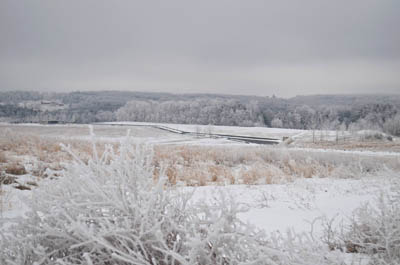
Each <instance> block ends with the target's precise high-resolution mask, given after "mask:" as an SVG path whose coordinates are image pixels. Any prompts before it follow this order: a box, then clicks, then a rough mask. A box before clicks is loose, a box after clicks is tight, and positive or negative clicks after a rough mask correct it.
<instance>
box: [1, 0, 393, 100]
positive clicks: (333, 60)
mask: <svg viewBox="0 0 400 265" xmlns="http://www.w3.org/2000/svg"><path fill="white" fill-rule="evenodd" d="M16 89H24V90H44V91H75V90H81V91H82V90H132V91H162V92H173V93H230V94H252V95H263V96H264V95H272V94H275V95H277V96H284V97H289V96H295V95H299V94H327V93H381V92H382V93H399V92H400V1H399V0H387V1H386V0H374V1H373V0H347V1H346V0H329V1H326V0H292V1H285V0H282V1H267V0H264V1H258V0H201V1H200V0H198V1H191V0H163V1H153V0H147V1H133V0H126V1H119V0H112V1H111V0H108V1H103V0H90V1H88V0H69V1H66V0H65V1H58V0H47V1H39V0H38V1H32V0H1V1H0V90H1V91H8V90H16Z"/></svg>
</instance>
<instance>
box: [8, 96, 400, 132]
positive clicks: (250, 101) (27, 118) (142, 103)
mask: <svg viewBox="0 0 400 265" xmlns="http://www.w3.org/2000/svg"><path fill="white" fill-rule="evenodd" d="M38 100H48V101H57V102H62V103H63V104H65V105H66V106H67V107H66V108H65V109H60V110H55V111H37V110H32V109H28V108H24V107H20V106H18V104H19V103H21V102H26V101H38ZM0 118H1V119H2V120H3V121H14V122H40V121H45V120H56V121H60V122H69V123H91V122H106V121H140V122H163V123H185V124H212V125H231V126H266V127H277V128H293V129H341V130H360V129H373V130H382V131H385V132H388V133H390V134H393V135H400V96H398V95H390V96H389V95H349V96H348V95H317V96H298V97H294V98H291V99H282V98H276V97H274V96H273V97H255V96H231V95H209V94H181V95H175V94H168V93H146V92H124V91H101V92H72V93H39V92H2V93H0Z"/></svg>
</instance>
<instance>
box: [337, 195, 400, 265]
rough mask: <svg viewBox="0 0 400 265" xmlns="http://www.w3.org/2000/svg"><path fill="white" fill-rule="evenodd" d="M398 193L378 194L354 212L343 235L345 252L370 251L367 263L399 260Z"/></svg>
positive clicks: (399, 262) (399, 202)
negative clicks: (375, 200) (373, 203)
mask: <svg viewBox="0 0 400 265" xmlns="http://www.w3.org/2000/svg"><path fill="white" fill-rule="evenodd" d="M399 195H400V193H399V191H397V194H396V195H392V196H391V195H385V196H384V195H382V196H381V197H380V198H379V199H378V200H377V202H376V204H375V205H371V204H369V205H365V206H364V207H361V208H359V209H358V210H357V211H356V212H355V215H354V217H353V219H352V222H351V225H350V227H349V230H348V231H347V233H346V234H345V236H344V243H345V245H346V249H347V251H348V252H359V253H365V254H368V255H370V256H371V264H400V196H399Z"/></svg>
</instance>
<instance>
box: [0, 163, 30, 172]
mask: <svg viewBox="0 0 400 265" xmlns="http://www.w3.org/2000/svg"><path fill="white" fill-rule="evenodd" d="M5 172H6V173H7V174H11V175H25V174H26V173H27V172H26V170H25V167H24V166H23V165H20V164H18V163H17V162H12V163H9V164H7V165H6V166H5Z"/></svg>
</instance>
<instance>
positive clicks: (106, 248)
mask: <svg viewBox="0 0 400 265" xmlns="http://www.w3.org/2000/svg"><path fill="white" fill-rule="evenodd" d="M66 150H68V148H66ZM71 154H72V155H74V154H73V153H72V152H71ZM93 156H94V157H93V159H91V160H89V161H88V163H84V162H82V161H80V160H79V159H78V158H77V157H76V162H75V163H73V164H72V165H69V166H68V167H67V170H66V171H65V172H64V174H63V177H62V178H60V179H57V180H44V181H43V182H41V186H40V187H39V188H37V189H36V190H35V191H34V192H33V195H32V198H29V200H30V210H29V211H28V212H27V214H26V216H25V217H24V218H21V219H19V220H16V221H14V223H13V224H9V225H7V229H2V230H0V232H1V235H0V264H18V265H22V264H71V265H72V264H87V265H91V264H96V265H102V264H104V265H106V264H107V265H108V264H117V265H118V264H289V263H288V262H289V258H288V256H287V254H284V252H282V251H279V250H277V249H275V248H274V247H272V245H271V244H270V242H269V241H268V239H267V237H266V236H265V234H264V233H263V232H261V231H257V230H256V229H254V228H252V227H251V226H249V225H246V224H244V223H242V222H241V221H240V220H239V219H238V218H237V214H238V213H239V212H241V211H243V210H244V208H243V207H242V206H241V205H239V204H238V203H236V202H235V201H234V200H233V199H232V198H230V197H229V196H227V195H224V194H220V195H218V196H217V195H216V199H215V200H214V201H213V203H211V204H205V203H201V202H196V201H193V200H192V199H191V194H190V193H187V192H186V193H185V192H179V191H178V190H176V189H172V188H170V187H168V186H167V184H166V182H165V178H162V177H160V178H159V179H157V180H154V175H153V167H152V165H151V162H152V148H151V147H148V146H143V145H134V144H132V143H130V142H129V141H128V140H126V141H125V142H123V143H121V145H120V148H119V149H118V150H117V151H113V148H112V147H107V148H106V151H105V152H104V153H103V154H102V155H101V156H99V154H97V152H96V149H94V155H93ZM161 175H162V174H161Z"/></svg>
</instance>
